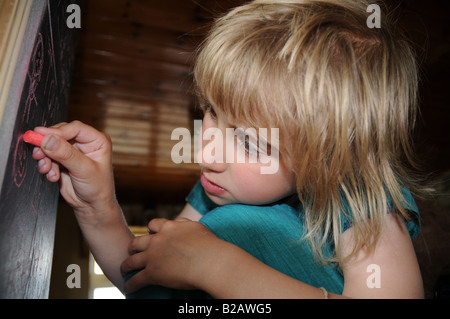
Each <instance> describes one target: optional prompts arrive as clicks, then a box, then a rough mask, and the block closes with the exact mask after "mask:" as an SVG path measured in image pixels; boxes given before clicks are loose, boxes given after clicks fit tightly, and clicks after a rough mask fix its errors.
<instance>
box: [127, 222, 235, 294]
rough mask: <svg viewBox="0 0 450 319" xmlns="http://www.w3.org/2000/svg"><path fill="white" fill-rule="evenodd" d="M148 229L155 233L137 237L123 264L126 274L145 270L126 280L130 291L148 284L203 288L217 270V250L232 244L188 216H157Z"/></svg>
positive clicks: (176, 287)
mask: <svg viewBox="0 0 450 319" xmlns="http://www.w3.org/2000/svg"><path fill="white" fill-rule="evenodd" d="M148 228H149V231H151V232H152V234H150V235H148V236H140V237H136V238H134V239H133V240H132V241H131V243H130V246H129V253H130V255H131V256H130V257H128V258H127V259H125V261H124V262H123V263H122V265H121V271H122V275H125V274H127V273H129V272H131V271H133V270H138V269H142V270H141V271H140V272H138V273H137V274H135V275H134V276H133V277H132V278H131V279H130V280H128V281H127V282H126V283H125V291H126V292H127V293H132V292H135V291H137V290H139V289H140V288H143V287H145V286H148V285H161V286H165V287H169V288H175V289H202V288H203V287H202V281H204V280H206V278H207V277H208V275H207V273H208V274H212V273H214V267H213V266H214V264H215V263H214V262H212V260H215V261H218V259H219V258H218V255H220V254H217V252H218V251H223V250H221V248H222V247H223V246H224V245H228V243H226V242H224V241H222V240H220V239H219V238H217V237H216V236H215V235H214V234H213V233H212V232H211V231H210V230H209V229H208V228H207V227H206V226H204V225H203V224H201V223H199V222H194V221H190V220H188V219H177V220H174V221H170V220H167V219H153V220H152V221H151V222H150V223H149V226H148ZM153 232H154V234H153ZM206 270H207V271H206Z"/></svg>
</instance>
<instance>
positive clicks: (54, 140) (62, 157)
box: [41, 134, 89, 175]
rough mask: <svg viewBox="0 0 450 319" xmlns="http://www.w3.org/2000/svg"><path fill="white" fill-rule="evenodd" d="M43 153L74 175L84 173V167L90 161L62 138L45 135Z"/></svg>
mask: <svg viewBox="0 0 450 319" xmlns="http://www.w3.org/2000/svg"><path fill="white" fill-rule="evenodd" d="M41 149H42V151H43V152H44V153H45V154H46V155H47V156H48V157H50V158H51V159H52V160H54V161H55V162H58V163H59V164H61V165H62V166H64V167H65V168H66V169H68V170H69V172H70V173H72V174H73V175H79V174H80V173H83V171H84V169H83V167H84V166H85V165H86V164H87V163H86V161H89V159H88V158H87V157H86V156H84V155H83V154H82V153H81V152H80V151H78V150H77V149H76V148H74V147H73V146H72V144H70V143H69V142H67V141H66V140H65V139H63V138H62V137H61V136H58V135H55V134H49V135H45V136H44V137H43V138H42V142H41Z"/></svg>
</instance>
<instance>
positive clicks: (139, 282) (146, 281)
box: [124, 269, 153, 294]
mask: <svg viewBox="0 0 450 319" xmlns="http://www.w3.org/2000/svg"><path fill="white" fill-rule="evenodd" d="M127 273H128V272H127ZM127 273H125V274H127ZM150 278H151V277H150V275H149V274H148V273H147V271H146V269H142V270H141V271H139V272H138V273H136V274H135V275H133V277H131V278H130V279H129V280H128V281H127V282H125V284H124V290H125V293H127V294H130V293H133V292H135V291H138V290H139V289H141V288H143V287H145V286H148V285H150V284H153V283H152V282H150Z"/></svg>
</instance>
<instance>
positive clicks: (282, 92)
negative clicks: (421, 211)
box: [34, 0, 423, 298]
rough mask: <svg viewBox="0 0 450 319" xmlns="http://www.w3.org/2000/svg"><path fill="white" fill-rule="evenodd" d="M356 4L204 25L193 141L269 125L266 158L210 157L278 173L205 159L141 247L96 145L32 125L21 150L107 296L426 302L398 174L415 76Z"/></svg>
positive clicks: (407, 182)
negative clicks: (31, 136)
mask: <svg viewBox="0 0 450 319" xmlns="http://www.w3.org/2000/svg"><path fill="white" fill-rule="evenodd" d="M368 5H369V3H368V2H366V1H357V0H342V1H332V0H328V1H326V0H323V1H321V0H304V1H300V0H299V1H254V2H251V3H249V4H246V5H243V6H241V7H238V8H236V9H234V10H232V11H231V12H230V13H228V14H227V15H225V16H224V17H222V18H220V19H218V20H217V21H216V23H215V24H214V27H213V29H212V31H211V33H210V34H209V36H208V38H207V39H206V41H205V42H204V43H203V45H202V48H201V51H200V54H199V57H198V60H197V64H196V68H195V73H194V77H195V84H196V87H197V88H198V95H199V98H200V100H201V101H203V102H204V103H203V105H205V106H204V110H205V117H204V119H203V130H206V129H208V128H216V129H219V130H220V131H222V132H225V130H226V129H227V128H235V127H244V128H248V127H253V128H277V129H278V132H279V137H278V140H279V141H280V142H279V145H271V146H269V147H268V148H267V150H266V149H261V148H259V144H258V143H256V142H255V141H258V140H261V139H264V140H265V141H269V140H271V139H270V136H254V137H244V138H243V139H242V140H240V143H232V142H230V141H223V142H224V143H221V144H220V145H223V147H224V152H223V154H226V153H227V152H229V151H230V150H231V149H229V148H233V151H234V152H235V153H233V154H236V156H238V154H239V152H243V153H245V154H246V156H248V157H249V156H250V155H254V154H255V153H256V154H257V156H258V158H259V159H261V158H263V157H270V156H273V154H275V153H276V154H278V152H270V148H271V147H278V148H279V149H277V151H279V154H280V155H279V158H277V160H279V166H278V170H277V171H276V172H275V173H273V174H261V168H262V167H264V166H265V165H266V164H264V163H267V161H258V162H256V163H251V162H249V161H247V162H244V163H241V162H239V161H231V162H230V161H228V162H227V161H217V158H215V160H213V161H209V160H208V159H207V158H205V157H207V156H208V154H205V153H204V152H202V155H203V160H202V162H201V163H200V165H201V167H202V176H201V179H200V182H199V183H198V184H197V185H196V186H195V188H194V190H193V191H192V193H191V194H190V195H189V196H188V198H187V201H188V203H187V205H186V207H185V208H184V210H183V211H182V212H181V213H180V215H179V218H178V219H177V220H175V221H168V220H164V219H155V220H153V221H151V222H150V223H149V231H150V232H151V233H150V234H149V235H148V236H143V237H138V238H134V237H133V235H132V234H131V232H130V231H129V230H128V228H127V226H126V223H125V221H124V220H123V217H122V213H121V211H120V207H119V205H118V203H117V202H116V200H115V197H114V186H113V177H112V173H111V172H112V169H111V159H110V157H111V143H110V141H109V139H108V138H107V137H106V136H104V135H103V134H101V133H99V132H97V131H96V130H94V129H93V128H91V127H88V126H86V125H84V124H82V123H79V122H72V123H69V124H66V123H62V124H60V125H58V126H56V127H53V128H36V131H38V132H40V133H42V134H45V135H46V136H45V137H44V139H43V141H42V149H37V150H36V151H35V152H34V158H35V159H37V160H39V171H40V172H41V173H45V174H47V176H48V179H49V180H51V181H58V180H60V182H61V194H62V195H63V196H64V198H65V199H66V201H68V202H69V204H71V205H72V206H73V207H74V211H75V215H76V217H77V219H78V222H79V224H80V227H81V229H82V231H83V234H84V236H85V237H86V239H87V241H88V243H89V245H90V248H91V251H92V253H93V254H94V256H95V258H96V259H97V262H98V263H99V264H100V265H101V267H102V268H103V270H104V272H105V274H106V275H107V276H108V277H109V278H110V280H111V281H112V282H113V283H114V284H116V285H117V286H118V287H119V288H121V289H123V290H125V291H127V292H135V291H137V290H139V289H140V288H143V287H144V286H147V285H160V286H165V287H169V288H175V289H182V290H192V289H198V290H201V291H204V292H206V293H207V294H209V295H211V296H213V297H220V298H242V297H244V298H260V297H262V298H324V297H326V298H328V297H330V298H331V297H341V296H343V297H353V298H389V297H392V298H420V297H423V288H422V281H421V276H420V270H419V267H418V263H417V259H416V256H415V253H414V249H413V246H412V242H411V238H413V237H414V236H415V235H416V234H417V232H418V230H419V227H420V223H419V215H418V210H417V207H416V205H415V203H414V200H413V198H412V196H411V193H410V191H415V190H416V189H417V187H416V181H415V180H414V179H413V178H412V175H411V173H409V171H408V169H407V167H408V165H411V164H413V160H412V159H413V155H412V150H411V144H412V143H411V140H410V133H411V129H412V126H413V122H414V117H415V108H416V94H417V81H418V75H417V66H416V62H415V59H414V54H413V52H412V50H411V48H410V46H409V44H408V42H407V40H406V39H405V38H404V37H403V36H402V35H401V34H400V33H399V32H398V30H396V28H395V26H393V25H391V24H389V21H388V17H387V16H385V15H383V16H382V19H381V26H380V28H369V27H368V25H367V17H368V15H369V14H368V13H367V7H368ZM383 13H384V14H387V12H383ZM268 132H270V130H268ZM223 136H225V134H223ZM238 139H239V138H238ZM66 141H70V142H71V143H67V142H66ZM216 142H217V141H216ZM210 143H213V141H212V140H211V141H203V150H204V149H206V148H207V147H208V145H209V146H210ZM56 163H60V164H61V165H63V166H64V167H65V168H66V169H67V171H62V172H61V171H60V170H59V168H58V165H57V164H56ZM122 262H123V263H122ZM137 270H139V271H138V272H137V273H135V274H134V276H133V277H131V278H130V279H129V280H128V281H127V282H126V284H124V283H123V278H122V275H123V274H127V273H129V272H131V271H137ZM372 272H374V273H373V275H374V276H371V274H372ZM377 272H378V273H377ZM153 287H155V286H153ZM142 291H145V289H144V290H141V292H142ZM153 291H154V290H153ZM173 291H175V290H173ZM171 292H172V290H170V289H169V290H166V291H165V293H167V295H165V296H167V297H170V296H171ZM136 296H138V297H139V294H138V295H136ZM141 296H145V294H142V295H141ZM177 296H179V295H177ZM183 296H186V297H189V296H199V295H194V294H192V295H189V291H187V292H186V294H185V295H183Z"/></svg>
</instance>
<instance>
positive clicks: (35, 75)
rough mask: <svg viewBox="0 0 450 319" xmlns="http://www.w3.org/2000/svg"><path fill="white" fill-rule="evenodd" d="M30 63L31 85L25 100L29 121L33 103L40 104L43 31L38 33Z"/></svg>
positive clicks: (25, 112) (25, 113)
mask: <svg viewBox="0 0 450 319" xmlns="http://www.w3.org/2000/svg"><path fill="white" fill-rule="evenodd" d="M30 63H31V68H29V71H28V78H29V80H30V86H29V89H28V97H27V99H26V102H25V111H24V112H23V120H24V121H25V122H28V120H29V119H30V113H31V109H32V107H31V104H32V103H33V102H34V104H35V106H38V102H37V99H36V88H37V86H38V84H39V82H40V81H41V74H42V68H43V67H44V43H43V38H42V34H41V33H39V34H38V35H37V39H36V45H35V46H34V50H33V55H32V57H31V61H30ZM30 71H31V72H30ZM30 73H31V74H30Z"/></svg>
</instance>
